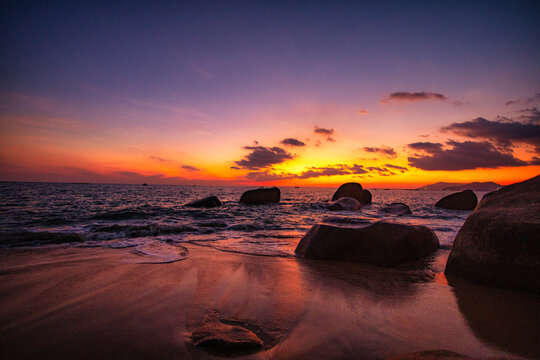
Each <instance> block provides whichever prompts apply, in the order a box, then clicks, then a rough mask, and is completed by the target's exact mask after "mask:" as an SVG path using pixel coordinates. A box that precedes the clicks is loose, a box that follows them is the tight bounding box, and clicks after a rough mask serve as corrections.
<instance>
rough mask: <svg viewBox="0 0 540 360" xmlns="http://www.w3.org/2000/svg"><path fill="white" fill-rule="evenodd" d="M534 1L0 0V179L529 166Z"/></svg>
mask: <svg viewBox="0 0 540 360" xmlns="http://www.w3.org/2000/svg"><path fill="white" fill-rule="evenodd" d="M539 15H540V3H538V2H537V1H507V2H499V1H447V2H434V1H410V2H404V1H396V2H390V1H354V2H344V1H327V2H317V1H304V2H295V1H283V2H281V1H272V2H258V1H216V2H206V1H195V2H180V1H174V2H165V1H154V2H136V1H131V2H121V1H114V2H110V1H107V2H105V1H95V2H67V1H66V2H54V1H32V2H25V1H14V2H10V1H7V2H3V3H2V11H1V19H0V20H1V24H0V53H1V54H2V55H1V57H0V76H1V77H0V181H58V182H97V183H142V182H147V183H149V184H200V185H257V186H266V185H278V186H280V185H281V186H293V185H294V186H335V185H339V184H341V183H344V182H349V181H355V182H360V183H361V184H363V185H364V186H366V187H368V188H411V187H418V186H422V185H426V184H430V183H435V182H438V181H445V182H473V181H494V182H498V183H500V184H503V185H504V184H509V183H513V182H517V181H522V180H524V179H527V178H530V177H533V176H535V175H538V174H539V173H540V111H539V109H540V65H539V64H540V46H538V44H540V26H539V25H538V17H539Z"/></svg>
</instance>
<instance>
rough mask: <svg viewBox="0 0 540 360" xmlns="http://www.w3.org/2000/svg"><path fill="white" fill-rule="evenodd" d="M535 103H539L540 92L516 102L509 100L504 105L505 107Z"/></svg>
mask: <svg viewBox="0 0 540 360" xmlns="http://www.w3.org/2000/svg"><path fill="white" fill-rule="evenodd" d="M536 101H540V92H539V93H536V94H534V95H533V96H529V97H525V98H521V99H517V100H510V101H507V102H506V103H505V105H506V106H510V105H530V104H532V103H534V102H536Z"/></svg>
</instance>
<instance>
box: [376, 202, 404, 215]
mask: <svg viewBox="0 0 540 360" xmlns="http://www.w3.org/2000/svg"><path fill="white" fill-rule="evenodd" d="M379 211H380V212H383V213H386V214H391V215H398V216H399V215H405V214H412V211H411V208H410V207H409V206H407V205H406V204H404V203H391V204H388V205H386V206H385V207H383V208H382V209H380V210H379Z"/></svg>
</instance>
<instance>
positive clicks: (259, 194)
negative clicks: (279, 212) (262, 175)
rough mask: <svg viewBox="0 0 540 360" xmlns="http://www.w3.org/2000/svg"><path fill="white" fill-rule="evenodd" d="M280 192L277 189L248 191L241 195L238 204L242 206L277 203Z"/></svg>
mask: <svg viewBox="0 0 540 360" xmlns="http://www.w3.org/2000/svg"><path fill="white" fill-rule="evenodd" d="M280 195H281V192H280V191H279V189H278V188H277V187H271V188H267V189H255V190H248V191H246V192H245V193H243V194H242V197H241V198H240V202H241V203H244V204H251V205H259V204H264V203H278V202H279V198H280Z"/></svg>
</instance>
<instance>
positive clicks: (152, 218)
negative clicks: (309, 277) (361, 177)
mask: <svg viewBox="0 0 540 360" xmlns="http://www.w3.org/2000/svg"><path fill="white" fill-rule="evenodd" d="M249 189H253V187H230V186H224V187H209V186H177V185H150V186H141V185H113V184H63V183H0V247H3V248H13V247H35V246H52V245H62V246H65V245H68V246H80V247H105V248H130V249H131V251H132V252H133V253H136V254H138V255H140V256H141V258H144V259H145V261H148V262H170V261H177V260H181V259H184V258H185V257H186V256H188V254H187V249H186V248H185V247H183V246H182V244H184V243H192V244H196V245H201V246H209V247H212V248H215V249H217V250H221V251H231V252H239V253H245V254H253V255H265V256H284V257H290V256H294V249H295V248H296V244H297V243H298V241H299V240H300V239H301V237H302V236H303V235H304V234H305V233H306V232H307V231H308V230H309V229H310V228H311V226H313V225H314V224H317V223H320V222H326V223H337V224H351V223H355V222H365V221H377V220H382V219H386V220H390V221H394V222H399V223H404V224H415V225H425V226H428V227H429V228H431V229H432V230H433V231H435V233H436V234H437V236H438V237H439V241H440V243H441V245H442V247H443V248H449V247H450V246H451V244H452V241H453V239H454V237H455V235H456V233H457V231H458V230H459V228H460V227H461V225H462V224H463V222H464V221H465V219H466V217H467V215H468V214H469V213H470V212H469V211H451V210H444V209H439V208H435V207H434V204H435V203H436V202H437V200H439V199H440V198H441V197H443V196H445V195H447V194H449V192H444V191H410V190H370V191H371V193H372V195H373V204H372V205H369V206H365V207H363V208H362V209H361V210H359V211H354V212H351V211H339V212H336V211H329V210H327V209H326V204H327V203H328V202H329V200H330V198H331V197H332V195H333V193H334V192H335V190H336V189H335V188H315V187H299V188H294V187H281V188H280V190H281V202H280V203H279V204H268V205H245V204H241V203H239V201H238V200H239V199H240V196H241V195H242V193H243V192H244V191H246V190H249ZM210 195H215V196H217V197H218V198H219V199H220V200H221V201H222V202H223V205H222V206H221V207H217V208H212V209H195V208H189V207H186V206H184V204H186V203H188V202H190V201H193V200H196V199H199V198H202V197H206V196H210ZM483 195H484V193H481V192H478V193H477V196H478V198H479V199H480V198H481V197H482V196H483ZM392 202H403V203H405V204H407V205H409V207H410V208H411V210H412V214H411V215H403V216H393V215H388V214H385V213H381V212H380V209H381V208H382V207H383V206H384V205H386V204H389V203H392Z"/></svg>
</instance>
